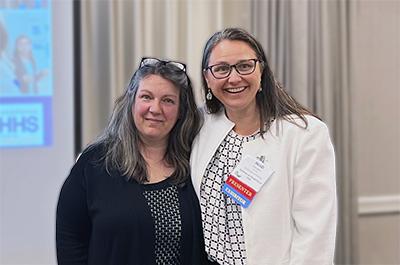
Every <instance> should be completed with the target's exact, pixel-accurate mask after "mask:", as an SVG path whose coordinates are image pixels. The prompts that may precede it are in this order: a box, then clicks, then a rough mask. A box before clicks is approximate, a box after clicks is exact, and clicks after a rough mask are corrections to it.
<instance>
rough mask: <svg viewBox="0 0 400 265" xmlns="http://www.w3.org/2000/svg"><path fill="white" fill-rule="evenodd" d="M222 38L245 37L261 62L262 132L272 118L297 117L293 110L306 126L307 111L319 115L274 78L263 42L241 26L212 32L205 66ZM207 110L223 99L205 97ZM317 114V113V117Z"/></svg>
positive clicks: (258, 98) (217, 107)
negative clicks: (207, 98)
mask: <svg viewBox="0 0 400 265" xmlns="http://www.w3.org/2000/svg"><path fill="white" fill-rule="evenodd" d="M222 40H231V41H243V42H245V43H247V44H248V45H249V46H250V47H251V48H252V49H253V51H254V52H255V53H256V56H257V59H258V60H260V61H261V62H262V63H261V64H260V65H261V69H262V74H261V88H262V91H261V92H258V93H257V95H256V102H257V106H258V108H259V110H260V133H261V135H263V134H264V133H265V132H266V131H267V130H268V129H269V127H270V126H271V123H272V121H273V120H275V119H278V118H282V119H285V120H289V121H291V122H293V121H294V119H293V118H291V116H290V114H294V115H295V116H298V117H299V118H300V119H302V120H303V122H304V124H305V126H304V127H307V120H306V118H305V117H304V115H306V114H308V115H312V116H315V117H317V116H316V115H315V114H314V113H312V112H311V111H310V110H308V109H307V108H306V107H304V106H302V105H301V104H300V103H298V102H297V101H296V100H295V99H294V98H292V97H291V96H290V95H289V94H288V93H287V92H286V91H285V90H284V88H283V86H282V85H281V84H280V83H279V82H278V81H276V80H275V78H274V75H273V73H272V70H271V69H270V67H269V64H268V60H267V57H266V55H265V53H264V50H263V48H262V46H261V44H260V43H259V42H258V41H257V40H256V38H255V37H254V36H252V35H251V34H250V33H248V32H247V31H245V30H244V29H240V28H226V29H224V30H221V31H218V32H216V33H214V35H212V36H211V37H210V38H209V39H208V41H207V43H206V46H205V47H204V51H203V59H202V69H203V71H205V69H206V68H207V67H208V63H209V59H210V55H211V52H212V50H213V49H214V47H215V46H216V45H217V44H218V43H219V42H221V41H222ZM202 84H203V93H204V96H206V95H207V92H208V87H207V82H206V79H205V77H204V75H202ZM206 106H207V110H208V111H209V112H210V113H217V112H218V111H219V110H220V109H221V108H222V107H223V105H222V103H221V101H219V100H218V99H217V98H216V97H212V99H211V100H206ZM317 118H318V117H317Z"/></svg>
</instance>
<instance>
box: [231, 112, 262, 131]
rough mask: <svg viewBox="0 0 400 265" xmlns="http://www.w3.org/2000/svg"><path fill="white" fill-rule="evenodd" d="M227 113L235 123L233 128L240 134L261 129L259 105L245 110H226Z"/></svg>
mask: <svg viewBox="0 0 400 265" xmlns="http://www.w3.org/2000/svg"><path fill="white" fill-rule="evenodd" d="M226 115H227V117H228V118H229V120H231V121H232V122H233V123H235V127H234V128H233V130H234V131H235V132H236V133H238V134H240V135H251V134H253V133H254V132H256V131H257V130H258V129H260V113H259V110H258V108H257V107H256V108H251V109H247V110H243V111H229V112H228V111H226Z"/></svg>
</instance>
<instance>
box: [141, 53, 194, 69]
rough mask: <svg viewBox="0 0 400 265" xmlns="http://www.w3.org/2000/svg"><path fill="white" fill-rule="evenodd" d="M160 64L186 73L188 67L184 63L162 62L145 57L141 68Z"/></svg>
mask: <svg viewBox="0 0 400 265" xmlns="http://www.w3.org/2000/svg"><path fill="white" fill-rule="evenodd" d="M158 63H161V64H163V65H171V66H174V67H176V68H178V69H179V70H181V71H184V72H186V65H185V64H184V63H181V62H175V61H164V60H160V59H157V58H150V57H143V58H142V61H141V62H140V67H143V66H146V65H155V64H158ZM140 67H139V68H140Z"/></svg>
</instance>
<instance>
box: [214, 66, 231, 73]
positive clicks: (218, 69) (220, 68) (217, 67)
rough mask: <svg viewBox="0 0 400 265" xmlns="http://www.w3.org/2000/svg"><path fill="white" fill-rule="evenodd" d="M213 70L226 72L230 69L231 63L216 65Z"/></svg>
mask: <svg viewBox="0 0 400 265" xmlns="http://www.w3.org/2000/svg"><path fill="white" fill-rule="evenodd" d="M213 68H214V69H213V71H214V72H217V73H224V72H228V71H229V68H230V67H229V65H228V64H221V65H215V66H214V67H213Z"/></svg>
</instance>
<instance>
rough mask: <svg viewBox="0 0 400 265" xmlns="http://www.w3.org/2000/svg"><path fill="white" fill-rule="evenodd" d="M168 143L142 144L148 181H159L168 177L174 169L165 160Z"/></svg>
mask: <svg viewBox="0 0 400 265" xmlns="http://www.w3.org/2000/svg"><path fill="white" fill-rule="evenodd" d="M166 150H167V144H151V145H145V144H142V146H141V153H142V156H143V158H144V160H145V161H146V164H147V165H146V166H147V174H148V183H157V182H160V181H163V180H164V179H166V178H168V177H169V176H170V175H171V174H172V173H173V171H174V169H173V167H171V165H168V163H167V162H166V161H165V153H166Z"/></svg>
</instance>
